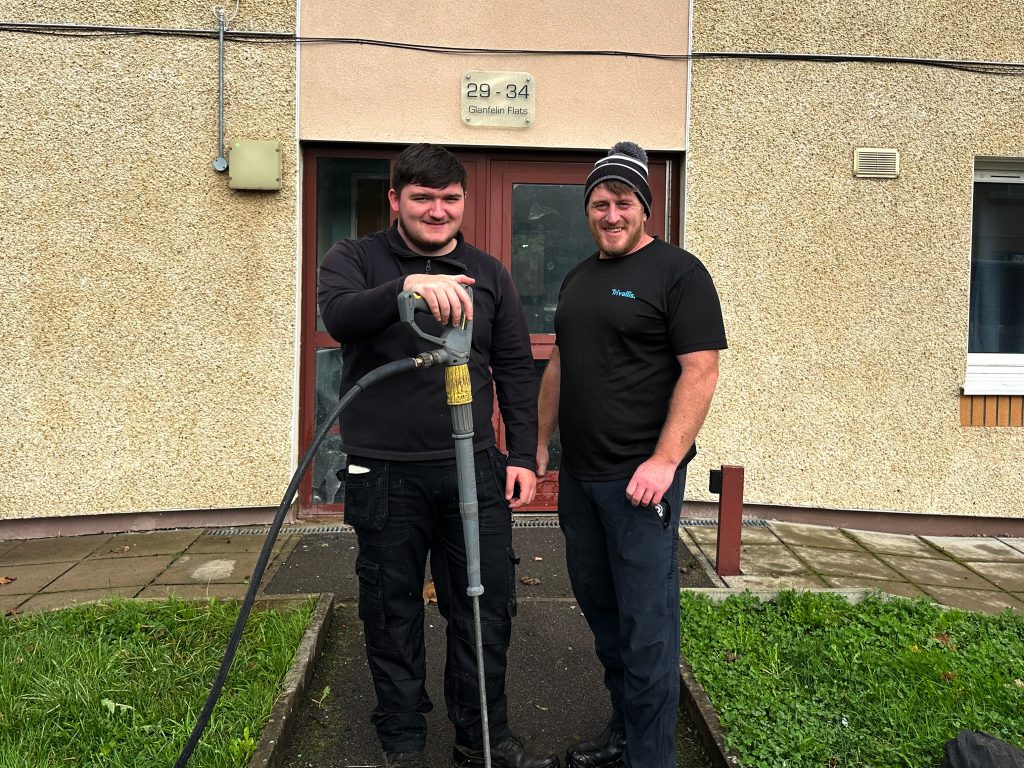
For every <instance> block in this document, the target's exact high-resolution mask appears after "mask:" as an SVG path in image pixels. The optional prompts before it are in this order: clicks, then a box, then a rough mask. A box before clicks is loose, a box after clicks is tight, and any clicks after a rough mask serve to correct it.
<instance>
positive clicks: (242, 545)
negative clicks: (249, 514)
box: [186, 533, 302, 555]
mask: <svg viewBox="0 0 1024 768" xmlns="http://www.w3.org/2000/svg"><path fill="white" fill-rule="evenodd" d="M300 538H302V537H301V536H300V534H297V533H282V534H281V535H280V536H278V537H277V541H275V542H274V549H273V551H274V552H275V553H276V552H282V551H285V550H289V551H290V549H289V548H290V547H294V546H295V544H296V542H298V541H299V539H300ZM264 541H266V536H252V535H249V536H200V537H199V538H197V539H196V540H195V541H194V542H193V543H192V544H190V545H189V547H188V549H187V550H186V553H187V554H189V555H210V554H219V553H223V552H239V553H241V552H256V553H259V552H262V551H263V542H264Z"/></svg>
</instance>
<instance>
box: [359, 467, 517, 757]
mask: <svg viewBox="0 0 1024 768" xmlns="http://www.w3.org/2000/svg"><path fill="white" fill-rule="evenodd" d="M475 463H476V486H477V498H478V502H479V514H480V569H481V576H480V580H481V582H482V584H483V587H484V593H483V595H481V596H480V618H481V627H482V635H483V649H484V671H485V675H486V680H485V682H486V688H487V703H488V717H489V725H490V728H489V730H490V736H491V742H492V743H499V742H501V741H502V740H504V739H505V738H507V737H508V736H509V735H511V732H510V730H509V726H508V705H507V702H506V697H505V666H506V654H507V651H508V646H509V641H510V639H511V632H512V617H513V616H514V615H515V613H516V596H515V564H516V557H515V553H514V552H513V550H512V514H511V511H510V510H509V507H508V504H507V502H506V501H505V471H506V460H505V456H504V455H503V454H501V453H500V452H499V451H498V450H497V449H495V448H491V449H488V450H486V451H480V452H478V453H477V454H476V456H475ZM354 468H358V469H355V470H354ZM362 469H366V470H369V471H366V472H364V471H362ZM345 483H346V487H345V520H346V522H348V523H349V524H350V525H352V526H353V527H354V528H355V529H356V534H357V538H358V542H359V552H358V555H357V557H356V573H357V574H358V576H359V618H360V619H362V622H363V630H364V634H365V637H366V658H367V660H368V662H369V665H370V674H371V675H372V677H373V685H374V689H375V691H376V694H377V706H376V708H375V709H374V711H373V714H372V715H371V718H370V719H371V721H372V723H373V725H374V727H375V728H376V730H377V736H378V737H379V739H380V743H381V747H382V748H383V750H384V751H385V752H413V751H420V750H422V749H423V748H424V745H425V744H426V738H427V726H426V718H425V717H424V713H426V712H429V711H430V710H431V709H432V706H433V705H432V704H431V701H430V697H429V695H428V694H427V690H426V659H425V653H424V643H423V610H424V609H423V581H424V571H425V567H426V560H427V556H428V553H429V555H430V568H431V573H432V575H433V578H434V587H435V589H436V591H437V604H438V608H439V610H440V613H441V615H442V616H443V617H444V618H445V620H446V622H447V627H446V637H447V655H446V658H445V669H444V697H445V703H446V705H447V708H448V718H449V719H450V720H451V721H452V724H453V725H454V726H455V739H456V742H457V743H459V744H461V745H463V746H469V747H475V748H478V749H479V748H480V747H481V745H482V743H483V736H482V733H483V732H482V728H481V717H480V692H479V685H478V682H477V668H476V638H475V634H474V628H473V606H472V602H471V598H469V597H468V596H467V595H466V587H467V582H468V577H467V572H466V547H465V540H464V537H463V530H462V519H461V517H460V515H459V485H458V477H457V475H456V469H455V463H454V459H453V460H452V461H451V462H450V463H446V462H429V463H413V462H401V461H381V460H376V459H364V458H359V457H355V456H350V457H349V463H348V472H347V473H346V475H345Z"/></svg>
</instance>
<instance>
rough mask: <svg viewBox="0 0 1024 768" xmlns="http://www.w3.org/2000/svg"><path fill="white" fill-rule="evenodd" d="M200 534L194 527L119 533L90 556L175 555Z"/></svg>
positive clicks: (186, 547)
mask: <svg viewBox="0 0 1024 768" xmlns="http://www.w3.org/2000/svg"><path fill="white" fill-rule="evenodd" d="M201 535H202V532H201V531H198V530H196V529H194V528H190V529H186V530H176V531H147V532H144V533H119V534H117V535H116V536H113V537H111V539H110V541H108V542H106V543H105V544H104V545H103V546H101V547H98V548H97V549H96V551H95V552H93V553H92V554H91V555H90V557H94V558H103V557H122V556H124V555H129V556H135V557H143V556H146V555H176V554H179V553H181V552H184V551H185V550H186V549H188V547H189V545H190V544H192V542H194V541H195V540H196V539H198V538H199V537H200V536H201Z"/></svg>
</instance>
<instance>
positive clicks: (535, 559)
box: [533, 555, 544, 563]
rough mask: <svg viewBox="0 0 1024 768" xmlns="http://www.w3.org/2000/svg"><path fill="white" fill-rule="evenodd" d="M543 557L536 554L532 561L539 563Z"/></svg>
mask: <svg viewBox="0 0 1024 768" xmlns="http://www.w3.org/2000/svg"><path fill="white" fill-rule="evenodd" d="M543 559H544V558H543V557H541V556H540V555H537V556H536V557H534V558H533V562H535V563H539V562H540V561H541V560H543Z"/></svg>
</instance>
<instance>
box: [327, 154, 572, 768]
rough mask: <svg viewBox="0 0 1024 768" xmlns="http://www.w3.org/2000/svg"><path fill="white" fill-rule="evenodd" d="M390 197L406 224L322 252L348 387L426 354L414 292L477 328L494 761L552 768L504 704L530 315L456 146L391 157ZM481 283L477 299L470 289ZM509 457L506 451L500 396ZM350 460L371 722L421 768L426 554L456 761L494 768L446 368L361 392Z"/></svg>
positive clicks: (437, 320) (388, 748)
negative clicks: (495, 249) (479, 240)
mask: <svg viewBox="0 0 1024 768" xmlns="http://www.w3.org/2000/svg"><path fill="white" fill-rule="evenodd" d="M391 186H392V188H391V190H390V191H389V193H388V197H389V199H390V202H391V209H392V210H393V211H394V212H395V213H397V214H398V219H397V221H396V222H395V223H394V224H393V225H392V227H391V228H390V229H388V230H385V231H382V232H377V233H375V234H373V235H369V236H367V237H364V238H362V239H360V240H343V241H341V242H339V243H337V244H335V245H334V246H333V247H332V248H331V249H330V250H329V251H328V252H327V254H326V256H325V257H324V261H323V264H322V265H321V267H320V275H319V280H320V284H319V294H318V298H319V304H320V312H321V314H322V316H323V320H324V324H325V325H326V327H327V330H328V331H329V332H330V334H331V335H332V336H333V337H334V338H335V339H337V340H338V341H339V342H341V343H342V344H343V345H344V347H343V357H344V368H343V373H342V385H341V386H342V393H343V394H344V392H345V391H347V390H348V389H349V388H350V387H351V386H352V384H353V383H354V382H355V381H357V380H358V379H359V378H360V377H362V376H363V375H365V374H366V373H368V372H369V371H371V370H373V369H374V368H377V367H378V366H380V365H382V364H384V363H388V362H391V361H392V360H398V359H400V358H403V357H413V356H415V355H416V354H418V353H420V352H423V351H425V350H427V349H429V348H430V346H429V345H428V344H427V343H426V342H424V341H422V340H420V339H418V338H416V337H415V336H414V335H413V334H412V333H411V332H410V331H409V329H408V328H405V327H403V324H402V323H400V322H399V316H398V304H397V296H398V294H399V293H400V292H401V291H403V290H413V291H416V292H417V293H419V294H420V295H421V296H423V298H424V299H425V300H426V302H427V304H428V305H429V307H430V311H431V314H432V315H433V319H430V318H426V319H424V320H421V321H420V325H421V327H423V328H424V330H426V331H427V332H428V333H431V334H432V335H438V334H440V332H441V330H442V325H443V324H445V323H452V324H453V325H456V324H458V323H459V322H460V321H461V319H462V317H463V316H465V317H467V318H472V320H473V339H472V350H471V354H470V361H469V368H470V379H471V382H472V389H473V427H474V431H475V434H474V439H473V442H474V450H475V451H476V454H475V456H476V485H477V495H478V500H479V514H480V525H479V531H480V564H481V571H482V573H481V580H482V583H483V586H484V594H483V595H482V596H481V597H480V613H481V619H482V627H483V646H484V670H485V674H486V677H487V681H486V682H487V685H486V688H487V694H488V696H487V698H488V715H489V722H490V738H491V745H492V749H491V757H492V764H493V765H494V766H510V767H514V768H554V767H555V766H557V765H558V759H557V758H556V757H555V756H554V755H548V756H546V757H535V756H531V755H529V754H527V753H526V751H525V749H524V748H523V746H522V744H521V742H519V741H518V740H517V739H516V738H515V737H514V736H513V735H512V733H511V730H510V729H509V724H508V712H507V702H506V698H505V665H506V652H507V650H508V645H509V640H510V638H511V629H512V617H513V616H514V615H515V612H516V604H515V573H514V569H515V562H516V557H515V553H514V552H513V551H512V515H511V511H510V508H512V509H514V508H516V507H520V506H522V505H524V504H528V503H529V502H530V501H531V500H532V499H533V495H534V491H535V488H536V476H535V475H534V469H535V467H536V463H535V446H536V440H537V427H536V386H535V381H534V374H533V359H532V355H531V352H530V339H529V335H528V333H527V326H526V319H525V317H524V316H523V310H522V307H521V305H520V301H519V296H518V295H517V293H516V290H515V287H514V285H513V283H512V279H511V277H510V276H509V274H508V272H507V271H506V270H505V269H504V268H503V267H502V265H501V264H500V263H499V262H498V261H497V260H495V259H493V258H492V257H491V256H489V255H488V254H486V253H484V252H483V251H479V250H477V249H476V248H474V247H472V246H471V245H469V244H468V243H466V242H465V240H464V239H463V237H462V234H461V233H460V232H459V228H460V226H461V224H462V217H463V213H464V210H465V204H466V170H465V168H464V167H463V165H462V163H461V162H459V160H458V159H457V158H456V157H455V156H454V155H452V154H451V153H450V152H448V151H447V150H445V149H443V148H441V147H437V146H432V145H429V144H418V145H415V146H412V147H409V148H408V149H406V150H405V151H403V152H402V153H401V154H400V155H399V157H398V159H397V161H396V162H395V165H394V169H393V173H392V181H391ZM467 285H471V286H472V287H473V297H472V300H470V297H469V294H468V293H467V292H466V290H465V287H464V286H467ZM495 387H496V389H497V395H498V405H499V408H500V410H501V415H502V418H503V419H504V421H505V427H506V435H507V444H508V449H509V455H508V457H507V459H506V457H505V455H504V454H502V453H500V452H499V451H498V450H497V448H496V447H495V441H494V431H493V428H492V426H491V416H492V409H493V406H492V403H493V393H494V388H495ZM341 435H342V446H343V448H344V450H345V451H346V453H347V454H348V465H347V471H346V474H345V520H346V522H348V523H350V524H351V525H352V526H353V527H354V528H355V529H356V535H357V538H358V544H359V550H358V556H357V558H356V572H357V574H358V576H359V617H360V618H361V619H362V621H363V629H364V634H365V637H366V655H367V660H368V661H369V665H370V672H371V675H372V677H373V683H374V688H375V690H376V693H377V707H376V709H374V711H373V715H372V716H371V721H372V722H373V724H374V726H375V728H376V730H377V735H378V737H379V738H380V743H381V746H382V748H383V750H384V764H385V766H389V767H390V766H403V767H406V768H418V767H419V766H423V765H425V763H424V759H423V748H424V745H425V743H426V737H427V734H426V719H425V718H424V716H423V715H424V713H425V712H429V711H430V710H431V708H432V704H431V701H430V698H429V696H428V695H427V691H426V687H425V661H424V644H423V596H422V595H423V580H424V568H425V564H426V559H427V555H428V552H429V553H430V558H431V572H432V575H433V577H434V584H435V587H436V590H437V596H438V607H439V609H440V611H441V614H442V615H443V616H444V618H445V619H446V620H447V623H448V624H447V640H448V643H447V645H448V651H447V658H446V664H445V675H444V679H445V683H444V696H445V703H446V704H447V708H448V717H449V718H450V719H451V721H452V723H453V724H454V726H455V747H454V752H453V758H452V760H453V764H454V765H455V766H457V767H458V768H462V767H463V766H482V765H483V764H484V755H483V748H482V744H483V734H482V728H481V715H480V694H479V687H478V682H477V680H478V678H477V668H476V644H475V635H474V628H473V611H472V603H471V602H470V598H469V597H468V596H467V595H466V586H467V574H466V551H465V544H464V539H463V532H462V522H461V518H460V515H459V498H458V482H457V476H456V469H455V458H454V456H455V446H454V441H453V439H452V424H451V416H450V410H449V407H448V405H447V398H446V395H445V385H444V370H443V368H441V367H438V368H431V369H427V370H426V371H417V372H412V373H408V374H405V375H401V376H396V377H392V378H389V379H385V380H384V381H382V382H381V383H379V384H377V385H376V386H374V387H372V388H370V389H368V390H366V392H364V393H361V394H360V395H359V397H358V398H356V399H355V400H353V402H352V405H351V406H350V407H349V408H348V409H347V410H346V411H345V413H344V414H343V415H342V417H341Z"/></svg>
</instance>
